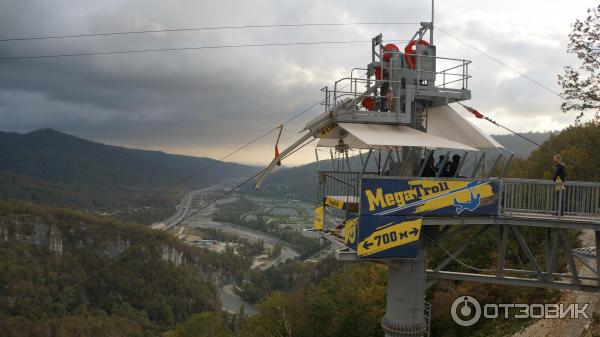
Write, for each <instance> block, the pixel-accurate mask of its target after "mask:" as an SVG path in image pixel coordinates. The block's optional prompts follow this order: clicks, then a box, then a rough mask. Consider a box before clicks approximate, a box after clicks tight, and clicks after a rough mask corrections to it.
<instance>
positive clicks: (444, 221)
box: [319, 172, 600, 292]
mask: <svg viewBox="0 0 600 337" xmlns="http://www.w3.org/2000/svg"><path fill="white" fill-rule="evenodd" d="M361 176H363V175H361V174H360V173H358V172H354V173H350V172H345V173H343V175H342V174H339V172H322V173H321V174H320V175H319V177H320V180H319V193H321V194H320V196H325V197H326V196H327V195H328V193H330V192H332V191H335V192H337V193H336V196H335V199H336V200H340V201H344V202H346V203H347V202H351V203H356V202H357V200H358V201H359V200H360V197H361V196H360V182H361V179H360V178H361ZM395 178H397V177H394V178H390V179H395ZM407 179H419V180H423V179H428V178H421V177H413V178H410V177H409V178H407ZM455 180H465V179H455ZM466 180H470V179H466ZM495 181H497V182H498V183H499V186H500V202H499V206H498V210H497V214H495V215H493V216H453V217H435V216H425V217H423V218H422V226H423V233H424V234H423V235H422V240H421V241H422V243H421V244H422V245H423V246H424V247H429V248H438V249H441V250H442V251H444V252H445V254H446V256H447V257H446V259H445V260H444V261H443V262H441V263H440V264H439V265H438V266H436V267H435V268H433V269H428V270H427V277H428V280H430V281H431V282H434V281H435V280H438V279H448V280H461V281H473V282H481V283H495V284H505V285H518V286H532V287H544V288H554V289H571V290H580V291H593V292H598V291H600V274H598V270H597V269H598V268H597V267H596V266H598V265H600V261H599V260H600V256H597V255H596V251H597V250H598V249H600V183H594V182H566V183H562V184H560V185H559V184H557V183H555V182H552V181H547V180H533V179H497V180H495ZM340 192H346V193H345V195H341V194H343V193H340ZM339 209H340V210H343V209H344V208H339ZM353 209H359V205H356V206H354V207H353ZM339 228H341V226H337V229H331V230H329V231H328V230H327V229H326V230H325V231H324V232H321V236H322V237H323V238H324V239H327V240H335V241H337V242H340V243H342V244H344V240H345V235H344V233H343V232H342V230H340V229H339ZM524 228H530V229H528V230H539V231H544V233H545V244H544V246H545V249H544V252H543V259H542V258H541V257H540V254H541V252H535V253H538V254H537V255H534V253H533V250H532V249H531V248H530V246H529V245H528V243H527V238H526V236H524V235H523V234H522V231H523V230H524ZM492 230H494V231H497V236H498V240H497V247H496V251H497V254H496V255H497V257H496V259H495V260H492V259H490V261H489V262H490V263H489V265H496V267H495V269H484V268H475V267H472V266H467V267H468V268H467V269H473V271H474V272H464V271H461V272H459V271H456V270H452V269H448V268H449V266H451V265H452V263H453V262H454V265H456V263H458V264H459V265H461V263H462V262H461V261H460V256H461V254H462V253H463V252H465V251H466V250H467V248H469V246H471V245H472V244H473V243H475V242H477V240H478V239H480V238H481V237H482V235H483V234H484V233H486V232H488V231H492ZM568 231H593V232H594V233H595V239H596V242H595V247H587V248H578V249H573V247H571V242H570V236H569V234H568ZM467 234H468V235H467ZM458 235H463V237H464V236H465V235H467V237H468V240H466V241H465V242H464V243H463V244H462V245H461V246H460V247H459V248H456V249H455V251H453V252H450V251H447V250H446V248H444V242H445V241H446V240H448V239H449V238H451V237H455V236H458ZM511 240H514V241H513V242H515V243H516V245H517V246H518V247H519V248H518V249H519V251H520V252H521V254H522V255H523V258H524V259H525V260H524V261H526V265H524V266H523V267H524V268H519V269H516V268H509V267H507V266H506V262H505V257H506V254H507V250H508V246H509V242H510V241H511ZM335 255H336V258H338V259H339V260H343V261H355V260H369V259H368V258H364V257H363V258H360V257H359V256H357V252H356V251H355V250H353V249H350V248H343V249H339V250H337V251H336V253H335ZM559 256H560V257H561V258H562V259H563V260H564V261H566V264H567V270H568V271H567V272H564V273H557V272H555V269H556V268H557V266H556V263H557V259H558V257H559ZM542 260H543V261H542ZM461 267H465V266H464V265H461ZM580 268H587V269H588V270H589V271H590V272H591V273H590V272H588V273H587V275H593V276H583V275H582V273H581V270H580ZM463 269H464V268H463Z"/></svg>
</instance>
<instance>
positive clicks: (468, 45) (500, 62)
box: [435, 26, 564, 99]
mask: <svg viewBox="0 0 600 337" xmlns="http://www.w3.org/2000/svg"><path fill="white" fill-rule="evenodd" d="M435 28H436V29H437V30H439V31H440V32H441V33H443V34H444V35H446V36H448V37H450V38H452V39H454V40H456V41H458V42H460V43H462V44H464V45H465V46H467V47H469V48H471V49H473V50H476V51H478V52H479V53H481V54H483V55H484V56H486V57H488V58H489V59H491V60H493V61H494V62H496V63H498V64H500V65H502V66H504V67H505V68H507V69H510V70H512V71H514V72H515V73H517V74H518V75H519V76H521V77H523V78H525V79H526V80H528V81H530V82H532V83H534V84H535V85H537V86H539V87H541V88H543V89H545V90H546V91H548V92H550V93H551V94H553V95H556V96H557V97H559V98H560V99H564V98H563V97H562V95H561V94H559V93H557V92H556V91H554V90H552V89H550V88H549V87H548V86H546V85H544V84H543V83H541V82H539V81H537V80H536V79H534V78H532V77H530V76H528V75H526V74H524V73H522V72H520V71H519V70H517V69H516V68H514V67H512V66H510V65H509V64H507V63H506V62H504V61H502V60H501V59H499V58H497V57H495V56H493V55H491V54H489V53H487V52H486V51H484V50H482V49H481V48H478V47H476V46H474V45H473V44H471V43H469V42H466V41H465V40H463V39H461V38H459V37H457V36H455V35H453V34H450V33H448V32H447V31H445V30H444V29H442V28H440V27H439V26H436V27H435Z"/></svg>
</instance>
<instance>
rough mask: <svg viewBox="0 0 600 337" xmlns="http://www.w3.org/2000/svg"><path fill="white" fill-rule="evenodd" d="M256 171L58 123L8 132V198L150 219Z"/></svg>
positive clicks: (2, 135)
mask: <svg viewBox="0 0 600 337" xmlns="http://www.w3.org/2000/svg"><path fill="white" fill-rule="evenodd" d="M212 164H216V165H212ZM209 165H212V167H210V168H208V169H205V170H204V171H202V170H203V169H204V168H206V167H208V166H209ZM200 171H202V172H200ZM255 171H256V168H255V167H252V166H248V165H239V164H235V163H227V162H221V163H217V162H216V161H215V160H214V159H210V158H198V157H191V156H181V155H173V154H168V153H164V152H159V151H147V150H136V149H128V148H125V147H120V146H112V145H105V144H101V143H97V142H93V141H90V140H86V139H82V138H79V137H75V136H72V135H68V134H66V133H62V132H59V131H56V130H52V129H41V130H37V131H33V132H29V133H25V134H19V133H11V132H1V131H0V198H1V199H15V200H27V201H32V202H35V203H40V204H44V205H50V206H60V207H68V208H75V209H79V210H86V211H93V212H96V213H103V214H111V215H114V216H117V217H120V218H122V219H125V220H133V221H137V222H142V223H152V222H155V221H159V220H162V219H164V218H167V217H168V216H170V215H171V213H172V212H174V206H175V205H176V204H177V203H179V201H180V199H181V197H182V194H183V192H184V190H186V189H193V188H200V187H205V186H208V185H212V184H215V183H218V182H220V181H222V180H223V179H227V178H237V177H246V176H249V175H251V174H253V173H254V172H255ZM192 176H193V177H192ZM186 178H189V179H187V180H186V181H185V182H184V183H181V184H179V182H182V180H184V179H186Z"/></svg>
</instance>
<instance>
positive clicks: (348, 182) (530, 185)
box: [317, 171, 600, 222]
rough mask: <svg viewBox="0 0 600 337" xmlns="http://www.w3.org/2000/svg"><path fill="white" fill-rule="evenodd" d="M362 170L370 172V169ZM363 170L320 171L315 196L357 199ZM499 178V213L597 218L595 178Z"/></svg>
mask: <svg viewBox="0 0 600 337" xmlns="http://www.w3.org/2000/svg"><path fill="white" fill-rule="evenodd" d="M363 174H365V175H373V173H363ZM363 174H361V173H360V172H341V171H320V172H319V180H318V192H317V193H318V195H317V198H318V200H323V198H325V197H326V196H329V197H337V198H338V199H339V200H342V201H344V202H346V203H347V202H352V203H358V202H359V198H360V178H361V176H362V175H363ZM406 178H408V177H406ZM419 179H423V178H419ZM425 179H427V178H425ZM460 180H464V179H460ZM499 181H500V206H499V210H498V211H499V212H498V215H501V216H523V217H546V218H552V219H559V220H560V219H564V220H582V221H599V222H600V183H598V182H582V181H568V182H565V183H556V182H554V181H550V180H541V179H516V178H504V179H500V180H499Z"/></svg>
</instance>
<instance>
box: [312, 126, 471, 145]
mask: <svg viewBox="0 0 600 337" xmlns="http://www.w3.org/2000/svg"><path fill="white" fill-rule="evenodd" d="M339 126H340V127H341V128H343V129H344V130H346V131H348V135H347V136H345V137H344V143H346V144H348V145H349V146H350V147H351V148H354V149H368V148H390V147H396V146H417V147H427V148H440V149H460V150H470V151H477V149H476V148H474V147H472V146H469V145H466V144H462V143H460V142H456V141H453V140H449V139H446V138H444V137H439V136H436V135H434V134H431V133H425V132H422V131H419V130H415V129H412V128H410V127H408V126H404V125H387V124H386V125H382V124H359V123H339ZM337 143H338V140H337V139H324V138H321V139H320V140H319V144H318V146H321V147H333V146H335V145H336V144H337Z"/></svg>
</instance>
